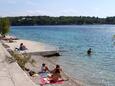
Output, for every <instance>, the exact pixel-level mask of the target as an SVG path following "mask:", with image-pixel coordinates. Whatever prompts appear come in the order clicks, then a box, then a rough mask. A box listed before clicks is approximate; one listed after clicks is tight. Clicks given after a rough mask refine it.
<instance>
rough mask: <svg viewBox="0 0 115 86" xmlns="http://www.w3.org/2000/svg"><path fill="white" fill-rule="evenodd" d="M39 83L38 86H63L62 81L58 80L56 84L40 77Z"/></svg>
mask: <svg viewBox="0 0 115 86" xmlns="http://www.w3.org/2000/svg"><path fill="white" fill-rule="evenodd" d="M39 83H40V85H45V84H63V83H64V80H58V81H56V82H51V81H49V80H48V78H45V77H40V80H39Z"/></svg>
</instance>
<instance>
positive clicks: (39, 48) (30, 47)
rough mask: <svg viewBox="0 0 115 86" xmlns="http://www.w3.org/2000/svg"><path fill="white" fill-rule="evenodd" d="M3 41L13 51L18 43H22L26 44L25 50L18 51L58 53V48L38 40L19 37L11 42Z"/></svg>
mask: <svg viewBox="0 0 115 86" xmlns="http://www.w3.org/2000/svg"><path fill="white" fill-rule="evenodd" d="M3 43H4V44H6V45H8V46H9V48H10V49H11V50H13V51H14V50H15V48H19V46H20V44H21V43H23V44H24V45H25V46H26V48H27V50H24V51H20V53H30V54H34V55H35V54H37V55H38V54H39V55H42V56H52V55H59V49H58V48H56V47H54V46H51V45H47V44H44V43H40V42H35V41H29V40H22V39H19V40H14V41H13V42H7V41H3Z"/></svg>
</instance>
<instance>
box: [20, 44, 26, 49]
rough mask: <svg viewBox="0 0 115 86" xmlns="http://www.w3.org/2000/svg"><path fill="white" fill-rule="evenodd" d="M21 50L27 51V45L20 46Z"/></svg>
mask: <svg viewBox="0 0 115 86" xmlns="http://www.w3.org/2000/svg"><path fill="white" fill-rule="evenodd" d="M19 50H27V48H26V47H25V45H23V43H21V44H20V47H19Z"/></svg>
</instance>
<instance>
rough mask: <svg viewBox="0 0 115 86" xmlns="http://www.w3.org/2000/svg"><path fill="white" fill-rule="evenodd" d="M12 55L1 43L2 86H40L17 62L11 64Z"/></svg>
mask: <svg viewBox="0 0 115 86" xmlns="http://www.w3.org/2000/svg"><path fill="white" fill-rule="evenodd" d="M8 58H11V55H10V54H9V53H8V52H7V50H6V49H5V48H4V47H3V46H2V44H1V43H0V86H39V85H36V84H35V83H34V82H32V81H31V79H30V78H29V77H28V76H27V74H26V73H25V72H24V71H23V70H22V69H21V68H20V67H19V66H18V64H17V63H16V62H12V63H9V62H8Z"/></svg>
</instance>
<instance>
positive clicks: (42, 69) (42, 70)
mask: <svg viewBox="0 0 115 86" xmlns="http://www.w3.org/2000/svg"><path fill="white" fill-rule="evenodd" d="M41 72H42V73H45V72H49V69H48V67H47V66H46V64H45V63H43V64H42V67H41Z"/></svg>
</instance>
